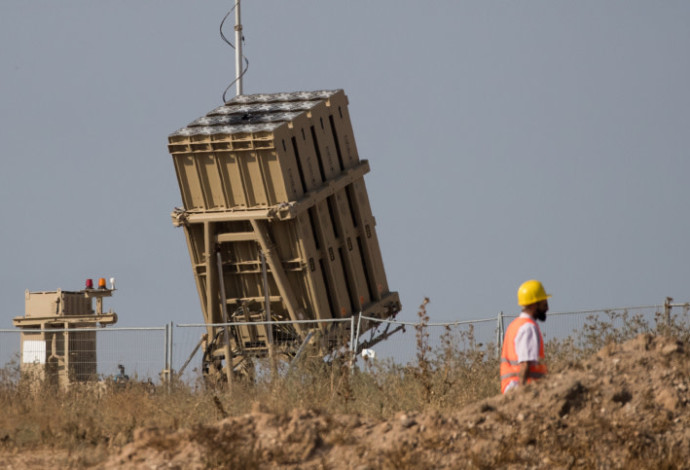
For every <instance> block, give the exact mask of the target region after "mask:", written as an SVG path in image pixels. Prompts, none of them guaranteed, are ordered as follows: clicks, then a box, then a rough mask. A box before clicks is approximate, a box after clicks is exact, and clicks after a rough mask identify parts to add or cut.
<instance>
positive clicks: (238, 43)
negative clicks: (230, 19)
mask: <svg viewBox="0 0 690 470" xmlns="http://www.w3.org/2000/svg"><path fill="white" fill-rule="evenodd" d="M235 83H236V86H237V96H239V95H241V94H242V22H241V21H240V0H236V3H235Z"/></svg>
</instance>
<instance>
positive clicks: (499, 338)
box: [496, 311, 505, 359]
mask: <svg viewBox="0 0 690 470" xmlns="http://www.w3.org/2000/svg"><path fill="white" fill-rule="evenodd" d="M504 334H505V330H504V328H503V311H500V312H498V319H497V320H496V359H501V350H502V349H503V335H504Z"/></svg>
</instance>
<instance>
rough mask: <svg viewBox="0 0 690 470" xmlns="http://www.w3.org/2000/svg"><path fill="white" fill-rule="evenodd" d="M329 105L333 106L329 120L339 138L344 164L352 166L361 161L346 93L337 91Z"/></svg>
mask: <svg viewBox="0 0 690 470" xmlns="http://www.w3.org/2000/svg"><path fill="white" fill-rule="evenodd" d="M328 105H329V107H330V108H331V113H330V115H329V121H330V123H331V124H332V127H333V129H334V130H333V134H334V136H335V139H336V140H337V143H338V149H339V152H340V154H341V156H342V161H343V164H344V165H345V168H352V167H353V166H355V165H357V162H359V154H358V153H357V145H356V144H355V138H354V132H353V130H352V123H351V122H350V114H349V112H348V108H347V97H346V96H345V94H344V93H337V94H335V95H333V96H331V97H330V98H329V99H328Z"/></svg>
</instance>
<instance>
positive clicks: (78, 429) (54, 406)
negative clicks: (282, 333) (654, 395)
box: [0, 299, 690, 468]
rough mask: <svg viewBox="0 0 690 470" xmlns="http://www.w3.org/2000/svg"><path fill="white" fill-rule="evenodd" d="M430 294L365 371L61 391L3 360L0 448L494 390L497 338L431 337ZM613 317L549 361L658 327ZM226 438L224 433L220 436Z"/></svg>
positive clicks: (375, 410)
mask: <svg viewBox="0 0 690 470" xmlns="http://www.w3.org/2000/svg"><path fill="white" fill-rule="evenodd" d="M427 302H428V300H427V299H425V301H424V303H423V304H422V305H421V306H420V310H419V312H420V313H419V318H420V322H421V324H420V326H419V327H418V328H417V329H416V332H417V346H418V351H417V357H416V362H415V363H412V364H408V365H400V364H396V363H394V362H390V361H388V362H386V361H381V362H377V363H375V364H371V365H369V366H368V367H366V370H365V371H362V370H360V369H358V368H354V369H352V368H351V367H350V366H349V361H347V360H346V359H347V358H343V359H341V360H336V361H334V362H333V363H331V364H326V363H324V362H323V361H322V360H319V359H317V358H311V359H310V358H306V359H304V360H302V361H301V362H300V364H299V365H298V366H297V367H295V368H293V369H292V370H291V371H290V372H289V373H285V371H283V373H281V374H278V375H277V376H272V375H271V374H264V375H261V376H260V377H261V378H260V379H257V381H256V382H254V383H246V382H244V383H242V382H240V383H235V384H234V385H233V387H232V390H231V391H218V390H209V389H204V388H203V387H199V386H191V385H188V384H184V383H174V384H172V386H171V387H170V388H164V387H156V388H151V387H150V386H148V385H146V384H140V383H136V382H131V383H129V384H127V385H126V386H125V387H116V386H114V384H98V385H97V384H93V385H84V386H80V387H72V388H71V389H70V390H68V391H64V390H59V389H56V388H50V387H43V388H41V389H39V390H35V389H33V388H32V387H30V386H29V383H27V382H26V381H23V380H20V379H19V376H18V370H17V365H16V364H13V365H10V366H8V367H6V368H5V369H4V370H2V371H0V407H1V409H2V413H0V430H1V431H0V449H5V450H7V449H11V448H19V449H30V448H38V447H41V448H46V447H48V448H57V449H66V450H68V451H69V452H70V453H72V452H74V453H78V454H79V455H80V459H81V460H80V461H79V463H80V465H82V466H88V465H93V464H95V463H97V462H99V461H100V460H102V459H103V458H105V456H106V455H107V453H108V452H109V451H110V449H111V448H112V447H121V446H123V445H125V444H126V443H128V442H131V441H132V439H133V433H134V430H135V428H138V427H157V428H159V429H164V430H171V431H172V430H177V429H179V428H183V427H184V428H193V427H196V426H203V425H204V424H209V423H214V422H217V421H219V420H221V419H223V418H224V417H225V416H228V415H230V416H236V415H242V414H245V413H247V412H249V411H250V410H251V409H252V408H254V407H257V406H260V408H261V409H262V410H263V411H266V412H272V413H278V414H281V413H288V412H289V411H290V410H293V409H297V408H306V409H318V410H320V411H324V412H328V413H332V414H339V413H349V414H359V415H362V416H372V417H377V418H390V417H392V416H394V415H395V414H396V413H398V412H401V411H402V412H424V411H453V410H457V409H458V407H461V406H463V405H464V404H468V403H472V402H475V401H477V400H480V399H483V398H486V397H489V396H493V395H496V394H497V393H498V392H499V383H498V379H497V375H498V360H497V358H496V357H495V349H494V347H495V346H494V345H492V344H487V345H480V344H477V342H476V341H475V338H474V332H473V330H472V329H471V328H470V329H469V330H466V331H463V332H457V331H456V332H454V331H451V330H447V331H446V332H445V333H444V335H443V336H442V337H441V342H440V344H438V345H436V346H432V345H430V344H429V341H428V334H427V327H426V323H427V322H428V319H429V318H428V315H427V313H426V304H427ZM685 313H687V312H684V314H685ZM612 320H613V319H611V318H609V319H590V320H589V322H588V324H587V325H586V326H585V327H584V331H583V332H579V333H578V334H577V335H575V336H574V337H575V338H577V340H575V339H573V338H569V339H565V340H551V341H550V342H549V343H548V344H547V348H546V349H547V353H548V355H549V357H548V358H547V359H548V360H549V363H550V367H551V369H552V370H556V369H559V368H563V367H566V366H572V364H573V362H574V361H575V362H576V361H577V360H579V359H580V358H582V357H584V356H585V355H587V354H589V353H590V352H591V351H593V350H596V349H598V348H600V347H601V346H603V345H605V344H606V343H607V342H612V341H613V342H619V341H625V340H627V339H630V338H632V337H634V336H636V335H637V334H638V333H640V332H648V331H656V330H658V329H659V326H658V325H655V326H653V327H652V326H650V325H647V324H645V323H644V322H643V321H642V320H641V319H640V318H635V317H633V318H625V319H624V320H625V321H624V323H625V325H626V327H625V328H624V329H623V330H617V329H614V328H613V327H612V325H613V321H612ZM672 320H673V321H672V323H671V324H670V325H668V324H664V328H667V329H668V330H670V331H671V332H672V333H674V334H675V335H676V336H677V337H679V338H682V339H688V338H690V331H689V330H688V328H687V326H686V325H687V323H685V322H681V321H679V320H678V319H677V318H675V319H672ZM232 442H233V441H232V439H230V440H229V441H228V443H227V445H228V446H231V445H232ZM223 455H226V453H225V452H223ZM245 457H247V456H245ZM388 458H389V462H388V463H389V464H390V466H391V468H393V467H397V468H404V467H413V466H415V458H416V457H415V455H414V454H405V455H393V454H391V455H389V456H388ZM246 461H252V459H247V460H246ZM478 466H481V465H479V464H478Z"/></svg>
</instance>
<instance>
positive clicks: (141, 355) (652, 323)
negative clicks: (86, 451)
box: [0, 299, 690, 383]
mask: <svg viewBox="0 0 690 470" xmlns="http://www.w3.org/2000/svg"><path fill="white" fill-rule="evenodd" d="M516 316H517V315H504V314H503V313H502V312H500V313H499V314H498V315H497V316H495V317H490V318H480V319H475V320H462V321H455V322H443V323H439V322H406V321H397V320H381V319H378V318H374V317H368V316H365V315H357V316H353V317H350V318H344V319H327V320H301V321H297V322H295V321H261V322H232V323H221V324H214V325H206V324H203V323H190V324H173V323H172V322H171V323H169V324H167V325H163V326H158V327H140V328H136V327H132V328H123V327H117V328H115V327H108V328H83V329H82V328H79V329H63V330H57V329H52V330H47V329H46V330H44V331H46V332H59V331H63V332H84V331H95V332H96V338H97V339H96V344H97V352H96V358H97V359H96V361H97V370H98V377H99V378H100V379H107V378H109V377H113V376H115V375H116V374H117V372H118V365H120V364H121V365H123V366H124V367H125V369H126V373H127V374H128V375H129V376H130V378H132V379H136V380H144V381H147V380H151V381H153V382H154V383H161V382H164V381H166V380H167V379H169V378H170V377H171V376H172V374H177V373H178V372H179V371H180V370H184V375H183V376H182V377H181V378H182V379H183V380H185V381H187V382H192V381H195V380H197V379H200V378H201V371H200V368H199V365H200V363H201V355H202V354H203V353H202V352H201V350H200V349H201V348H199V345H200V339H201V338H202V336H203V335H204V334H205V333H206V332H207V328H208V327H209V326H214V327H218V326H221V327H222V326H228V327H233V328H241V327H245V328H253V327H256V326H258V325H271V326H272V328H278V329H280V328H283V327H291V328H294V327H296V326H297V325H298V324H301V325H303V326H305V325H306V326H307V328H309V327H310V326H314V327H316V326H318V327H319V328H318V331H319V332H320V333H319V334H318V335H314V336H313V337H312V336H310V337H309V339H308V341H305V344H295V343H294V342H292V343H290V344H287V343H281V341H282V340H281V338H275V339H274V341H275V346H276V350H277V351H278V352H280V351H291V354H290V355H285V356H284V357H283V359H286V360H287V361H288V362H289V361H290V360H292V358H293V357H294V351H296V350H297V351H298V352H301V351H302V350H304V349H305V345H306V343H308V342H309V341H325V342H331V344H332V343H333V342H336V341H337V342H338V344H339V345H338V347H337V348H335V350H336V351H337V352H339V353H350V354H354V353H356V354H357V356H360V357H361V353H362V352H363V351H362V350H363V349H365V348H367V344H368V340H369V338H372V337H374V336H375V335H376V334H377V332H379V331H380V329H381V328H385V327H386V326H395V327H400V329H401V331H399V332H397V333H395V334H394V335H392V336H391V337H390V338H389V339H387V340H386V341H383V342H381V343H379V344H377V345H376V346H375V347H374V348H373V349H374V350H375V351H374V350H372V349H367V350H366V351H364V354H365V355H366V356H367V357H368V358H371V357H376V358H378V359H381V360H388V361H393V362H396V363H399V364H406V363H409V362H411V361H414V360H415V358H416V356H417V354H418V352H419V347H420V341H421V342H423V343H424V344H426V345H428V346H429V347H431V348H433V349H434V350H441V349H442V348H444V347H454V348H458V349H469V348H475V349H477V348H484V349H487V350H491V349H494V350H495V351H496V352H498V351H500V348H501V343H502V341H503V335H504V333H505V327H507V325H508V323H509V322H510V321H511V320H512V319H513V318H515V317H516ZM362 322H369V323H368V324H367V325H368V327H370V328H369V331H367V332H365V333H360V331H363V330H364V328H362ZM671 324H675V325H688V324H690V303H687V302H686V303H672V302H671V301H670V299H667V300H666V302H664V303H662V304H655V305H643V306H631V307H616V308H607V309H594V310H580V311H570V312H554V313H549V314H548V317H547V321H546V322H544V323H542V324H541V330H542V333H543V335H544V339H545V340H547V341H548V340H550V339H565V338H567V337H575V338H576V339H577V338H580V339H581V338H583V337H586V335H588V334H591V335H597V334H605V333H607V332H609V333H610V332H616V331H617V332H621V331H622V332H624V331H626V329H628V330H631V329H635V328H637V330H635V331H639V330H640V329H642V330H644V329H645V328H647V329H648V330H650V331H651V330H655V329H656V328H658V327H659V326H662V325H671ZM329 325H332V326H329ZM372 326H373V328H371V327H372ZM343 331H346V332H347V334H346V335H344V334H343ZM21 333H22V332H21V331H20V330H19V329H0V368H2V370H3V371H4V372H5V376H8V375H12V373H14V374H15V375H18V370H19V364H20V362H21V360H22V359H21V351H20V344H21V343H20V335H21ZM331 334H332V336H329V335H331ZM293 341H294V339H293ZM357 356H356V357H357Z"/></svg>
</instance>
